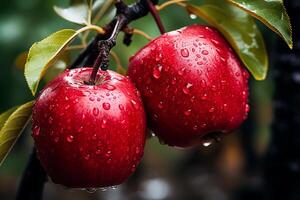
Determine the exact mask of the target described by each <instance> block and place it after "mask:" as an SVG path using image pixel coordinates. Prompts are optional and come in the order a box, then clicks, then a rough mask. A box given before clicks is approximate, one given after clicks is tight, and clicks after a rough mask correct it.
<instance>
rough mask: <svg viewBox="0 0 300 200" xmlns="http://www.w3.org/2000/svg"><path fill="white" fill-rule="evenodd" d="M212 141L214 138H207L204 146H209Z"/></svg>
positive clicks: (203, 143)
mask: <svg viewBox="0 0 300 200" xmlns="http://www.w3.org/2000/svg"><path fill="white" fill-rule="evenodd" d="M212 143H213V140H212V139H207V140H204V141H202V146H204V147H208V146H210V145H211V144H212Z"/></svg>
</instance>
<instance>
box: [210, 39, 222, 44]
mask: <svg viewBox="0 0 300 200" xmlns="http://www.w3.org/2000/svg"><path fill="white" fill-rule="evenodd" d="M211 42H212V43H213V44H215V45H219V44H220V43H219V42H218V41H217V40H214V39H212V40H211Z"/></svg>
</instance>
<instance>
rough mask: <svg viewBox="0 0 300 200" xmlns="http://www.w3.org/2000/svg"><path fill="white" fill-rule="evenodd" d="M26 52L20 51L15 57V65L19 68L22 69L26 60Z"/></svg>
mask: <svg viewBox="0 0 300 200" xmlns="http://www.w3.org/2000/svg"><path fill="white" fill-rule="evenodd" d="M27 56H28V52H27V51H25V52H22V53H20V54H19V55H18V56H17V58H16V59H15V66H16V67H17V68H19V69H22V70H23V69H24V67H25V64H26V60H27Z"/></svg>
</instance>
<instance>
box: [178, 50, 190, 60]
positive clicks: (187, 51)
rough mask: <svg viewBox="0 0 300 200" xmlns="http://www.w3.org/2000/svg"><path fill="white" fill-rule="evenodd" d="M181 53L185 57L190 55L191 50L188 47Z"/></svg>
mask: <svg viewBox="0 0 300 200" xmlns="http://www.w3.org/2000/svg"><path fill="white" fill-rule="evenodd" d="M180 53H181V56H182V57H184V58H187V57H189V56H190V52H189V50H188V49H187V48H184V49H181V51H180Z"/></svg>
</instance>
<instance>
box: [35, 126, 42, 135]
mask: <svg viewBox="0 0 300 200" xmlns="http://www.w3.org/2000/svg"><path fill="white" fill-rule="evenodd" d="M40 130H41V128H40V127H39V126H35V127H34V129H33V135H34V136H36V137H37V136H39V135H40Z"/></svg>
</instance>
